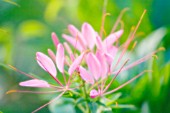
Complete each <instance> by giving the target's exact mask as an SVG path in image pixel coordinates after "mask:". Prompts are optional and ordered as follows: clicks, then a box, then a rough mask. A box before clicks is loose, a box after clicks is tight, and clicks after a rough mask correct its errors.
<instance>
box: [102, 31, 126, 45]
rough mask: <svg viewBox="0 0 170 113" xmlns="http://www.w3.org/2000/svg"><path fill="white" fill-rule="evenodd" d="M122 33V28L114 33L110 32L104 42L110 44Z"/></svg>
mask: <svg viewBox="0 0 170 113" xmlns="http://www.w3.org/2000/svg"><path fill="white" fill-rule="evenodd" d="M122 34H123V30H119V31H117V32H115V33H112V34H110V35H109V36H108V37H107V38H106V39H105V40H104V44H105V45H107V46H112V45H113V43H114V42H115V41H117V40H118V39H119V38H120V37H121V35H122Z"/></svg>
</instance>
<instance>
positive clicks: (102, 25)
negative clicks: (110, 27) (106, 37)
mask: <svg viewBox="0 0 170 113" xmlns="http://www.w3.org/2000/svg"><path fill="white" fill-rule="evenodd" d="M107 2H108V1H107V0H104V4H103V12H102V22H101V29H100V37H101V38H102V35H103V30H104V23H105V18H106V16H107V15H108V14H107V13H106V7H107Z"/></svg>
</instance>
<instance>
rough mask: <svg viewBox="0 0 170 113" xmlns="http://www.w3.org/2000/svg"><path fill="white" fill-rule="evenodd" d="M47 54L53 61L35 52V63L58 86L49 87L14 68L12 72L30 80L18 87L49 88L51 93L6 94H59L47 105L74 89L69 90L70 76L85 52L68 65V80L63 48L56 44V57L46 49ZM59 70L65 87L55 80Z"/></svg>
mask: <svg viewBox="0 0 170 113" xmlns="http://www.w3.org/2000/svg"><path fill="white" fill-rule="evenodd" d="M48 53H49V55H50V56H51V57H52V58H53V59H54V57H55V60H52V59H51V58H50V57H48V56H47V55H45V54H44V53H42V52H37V53H36V59H37V63H38V64H39V66H40V67H41V68H42V69H43V70H44V71H46V72H47V73H49V75H50V76H51V77H52V78H53V79H54V80H55V81H56V83H57V84H58V85H51V84H50V83H49V82H48V81H45V80H41V79H38V78H36V77H33V76H31V75H28V74H25V73H24V72H22V71H20V70H17V69H16V68H14V67H12V66H11V67H12V68H13V69H14V70H16V71H18V72H20V73H22V74H25V75H27V76H28V77H30V78H32V79H31V80H27V81H23V82H20V83H19V85H20V86H24V87H36V88H49V89H53V90H52V91H46V92H37V91H22V90H10V91H8V92H7V93H12V92H22V93H37V94H41V93H56V92H61V94H60V95H58V96H57V97H56V98H55V99H53V100H51V101H50V102H49V103H51V102H53V101H54V100H56V99H58V98H60V97H61V96H62V95H63V94H64V93H65V92H66V91H71V90H73V89H75V88H71V87H70V85H71V83H72V82H71V79H72V74H73V73H74V71H75V70H76V69H77V68H78V67H79V65H80V63H81V62H82V60H83V57H84V55H85V54H86V53H87V52H83V53H82V54H81V55H80V56H78V57H77V58H76V59H74V61H73V62H72V64H71V65H69V69H68V74H69V77H68V80H66V76H65V69H64V66H65V54H64V47H63V45H62V44H61V43H58V44H57V53H56V55H54V53H53V52H52V51H51V50H49V49H48ZM55 65H56V66H57V69H58V70H59V72H60V73H61V74H62V75H63V79H64V81H65V86H64V85H63V83H62V82H61V81H60V80H59V79H58V78H57V69H56V66H55ZM49 103H47V104H44V105H43V106H41V107H39V108H38V109H36V110H34V111H33V112H32V113H34V112H37V111H38V110H40V109H42V108H43V107H45V106H46V105H48V104H49Z"/></svg>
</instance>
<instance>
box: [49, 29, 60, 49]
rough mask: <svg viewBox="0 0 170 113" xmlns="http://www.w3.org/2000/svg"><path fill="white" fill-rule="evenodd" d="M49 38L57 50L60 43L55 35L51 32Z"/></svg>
mask: <svg viewBox="0 0 170 113" xmlns="http://www.w3.org/2000/svg"><path fill="white" fill-rule="evenodd" d="M51 37H52V40H53V43H54V45H55V47H56V48H57V46H58V44H59V43H60V41H59V40H58V37H57V35H56V34H55V33H54V32H52V34H51Z"/></svg>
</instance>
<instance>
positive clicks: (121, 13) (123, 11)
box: [111, 8, 129, 33]
mask: <svg viewBox="0 0 170 113" xmlns="http://www.w3.org/2000/svg"><path fill="white" fill-rule="evenodd" d="M128 10H129V9H128V8H124V9H123V10H122V11H121V12H120V15H119V16H118V18H117V20H116V22H115V24H114V26H113V28H112V31H111V33H114V31H115V30H116V28H117V26H118V24H119V22H120V21H121V18H122V17H123V15H124V13H125V12H126V11H128Z"/></svg>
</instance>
